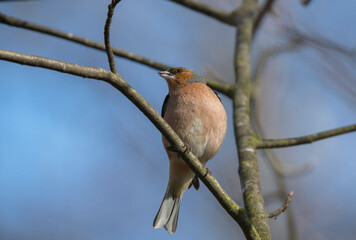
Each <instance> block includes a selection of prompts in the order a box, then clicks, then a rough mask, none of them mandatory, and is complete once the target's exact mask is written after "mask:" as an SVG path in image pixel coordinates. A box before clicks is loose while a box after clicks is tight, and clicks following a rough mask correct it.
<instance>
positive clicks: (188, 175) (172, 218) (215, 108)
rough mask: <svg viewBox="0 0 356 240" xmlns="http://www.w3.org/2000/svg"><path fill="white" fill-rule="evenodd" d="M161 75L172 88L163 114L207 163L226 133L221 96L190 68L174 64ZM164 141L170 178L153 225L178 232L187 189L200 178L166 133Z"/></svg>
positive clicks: (201, 159) (224, 113) (198, 156)
mask: <svg viewBox="0 0 356 240" xmlns="http://www.w3.org/2000/svg"><path fill="white" fill-rule="evenodd" d="M159 75H161V77H163V78H164V79H166V81H167V83H168V88H169V94H168V95H167V96H166V98H165V100H164V103H163V106H162V111H161V115H162V117H163V118H164V119H165V120H166V121H167V123H168V124H169V125H170V126H171V127H172V129H173V130H174V131H175V132H176V133H177V134H178V135H179V137H180V138H181V139H182V140H183V142H184V143H185V144H186V145H187V147H188V148H189V149H190V150H191V151H192V153H193V154H194V155H195V156H196V157H197V158H198V159H199V160H200V161H201V163H202V164H205V163H206V162H207V161H208V160H209V159H211V158H212V157H213V156H214V155H215V154H216V153H217V152H218V150H219V148H220V146H221V144H222V142H223V140H224V137H225V132H226V125H227V124H226V112H225V109H224V107H223V105H222V103H221V100H220V98H219V96H218V95H217V94H216V93H215V92H214V91H213V90H211V89H210V88H209V87H208V86H207V85H206V83H205V81H204V78H203V77H201V76H199V75H197V74H195V73H194V72H193V71H192V70H190V69H185V68H181V67H179V68H172V69H169V70H167V71H163V72H159ZM162 141H163V145H164V147H165V149H166V152H167V155H168V158H169V181H168V187H167V190H166V194H165V196H164V198H163V201H162V204H161V206H160V208H159V210H158V213H157V216H156V218H155V219H154V221H153V227H154V228H161V227H164V228H165V229H166V230H167V232H169V233H174V232H175V231H176V229H177V222H178V213H179V205H180V201H181V197H182V195H183V192H184V191H185V190H186V189H187V188H190V187H191V186H192V185H193V186H194V187H195V188H196V189H197V190H198V188H199V180H198V178H197V177H196V176H195V174H194V172H193V171H192V170H191V169H190V168H189V166H188V165H187V164H186V163H185V162H184V160H182V159H181V158H180V157H179V155H178V154H177V153H176V152H174V151H172V150H171V149H170V144H169V143H168V141H167V140H166V139H165V137H162Z"/></svg>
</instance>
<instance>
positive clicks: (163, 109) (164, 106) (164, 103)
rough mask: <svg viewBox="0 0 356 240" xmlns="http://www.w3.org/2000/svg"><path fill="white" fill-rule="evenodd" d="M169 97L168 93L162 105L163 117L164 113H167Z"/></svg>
mask: <svg viewBox="0 0 356 240" xmlns="http://www.w3.org/2000/svg"><path fill="white" fill-rule="evenodd" d="M168 99H169V94H167V96H166V98H165V99H164V102H163V105H162V109H161V116H162V117H164V115H165V114H166V110H167V103H168Z"/></svg>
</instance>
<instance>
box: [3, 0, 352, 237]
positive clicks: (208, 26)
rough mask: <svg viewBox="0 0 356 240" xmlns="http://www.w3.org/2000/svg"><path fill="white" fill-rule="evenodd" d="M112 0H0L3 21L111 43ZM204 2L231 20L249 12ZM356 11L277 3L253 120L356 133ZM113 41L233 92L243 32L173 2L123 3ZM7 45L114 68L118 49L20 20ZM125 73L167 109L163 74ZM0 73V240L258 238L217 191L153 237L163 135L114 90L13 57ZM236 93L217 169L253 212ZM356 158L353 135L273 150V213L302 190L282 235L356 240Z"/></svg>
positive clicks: (292, 130) (292, 131)
mask: <svg viewBox="0 0 356 240" xmlns="http://www.w3.org/2000/svg"><path fill="white" fill-rule="evenodd" d="M202 1H203V0H202ZM109 2H110V1H102V0H100V1H99V0H86V1H85V4H84V1H80V0H71V1H50V0H48V1H45V0H43V1H33V2H32V1H30V2H17V1H10V2H2V1H0V12H1V13H4V14H7V15H9V16H13V17H18V18H21V19H24V20H28V21H31V22H35V23H38V24H42V25H45V26H49V27H53V28H56V29H59V30H62V31H66V32H71V33H73V34H75V35H79V36H83V37H87V38H90V39H93V40H96V41H99V42H103V28H104V23H105V19H106V14H107V5H108V4H109ZM204 2H206V3H209V4H211V5H213V6H215V7H217V8H219V9H223V10H226V11H231V10H233V9H235V8H236V7H237V6H238V5H239V4H240V1H232V0H219V1H212V0H205V1H204ZM260 3H261V2H260ZM355 9H356V2H355V1H354V0H344V1H332V0H328V1H317V0H315V1H311V3H310V4H309V5H308V6H306V7H305V6H303V5H302V4H301V3H300V2H299V1H297V0H285V1H276V3H275V5H274V8H273V13H272V14H269V15H268V16H267V17H266V18H265V19H264V22H263V24H262V25H261V26H260V28H259V30H258V32H257V35H256V36H255V39H254V41H253V43H252V54H251V55H252V65H253V69H252V70H253V73H252V74H253V81H254V84H253V93H254V104H253V105H254V108H253V119H254V125H255V126H256V127H257V128H259V129H260V133H261V134H263V135H264V136H265V137H267V138H285V137H296V136H302V135H307V134H311V133H314V132H318V131H323V130H328V129H332V128H336V127H341V126H344V125H348V124H354V123H355V122H356V68H355V66H356V29H355V27H354V23H355V22H356V14H355ZM111 43H112V45H113V46H115V47H119V48H122V49H125V50H128V51H132V52H135V53H137V54H140V55H143V56H145V57H148V58H151V59H153V60H157V61H160V62H163V63H166V64H169V65H173V66H184V67H188V68H191V69H194V70H195V71H197V72H199V73H203V74H205V75H208V76H211V77H214V78H218V79H221V81H224V82H228V83H233V82H234V68H233V54H234V44H235V29H234V28H233V27H231V26H227V25H225V24H222V23H220V22H217V21H216V20H213V19H210V18H208V17H206V16H203V15H201V14H198V13H195V12H193V11H191V10H188V9H186V8H183V7H181V6H178V5H176V4H174V3H171V2H169V1H163V0H161V1H146V0H131V1H122V3H120V4H119V5H118V7H117V8H116V12H115V15H114V19H113V24H112V31H111ZM0 48H1V49H6V50H11V51H17V52H21V53H26V54H34V55H39V56H43V57H49V58H54V59H57V60H62V61H67V62H71V63H77V64H81V65H87V66H93V67H101V68H105V69H108V63H107V58H106V54H105V53H104V52H100V51H97V50H93V49H90V48H87V47H84V46H80V45H78V44H75V43H72V42H68V41H64V40H61V39H56V38H54V37H50V36H46V35H42V34H39V33H36V32H31V31H28V30H24V29H18V28H14V27H9V26H7V25H0ZM116 63H117V67H118V71H119V72H120V74H121V75H122V76H123V77H124V78H125V79H126V80H127V81H128V82H129V83H130V84H131V85H132V86H133V87H134V88H136V90H137V91H138V92H139V93H140V94H142V95H143V97H145V98H146V99H147V101H148V102H149V103H151V104H152V106H153V107H154V108H155V109H156V110H158V111H160V109H161V105H162V102H163V100H164V97H165V96H166V94H167V91H168V89H167V86H166V83H165V81H164V79H162V78H160V77H159V76H158V75H157V70H155V69H151V68H149V67H146V66H143V65H141V64H138V63H135V62H131V61H129V60H126V59H122V58H117V59H116ZM0 73H1V74H0V80H1V81H0V239H4V240H16V239H37V240H41V239H52V240H55V239H100V240H110V239H127V240H129V239H168V238H169V239H205V240H210V239H243V235H242V232H241V230H240V228H239V226H238V225H237V224H236V223H235V222H234V221H233V220H232V219H231V218H230V217H229V216H228V214H227V213H226V212H225V211H224V210H223V208H222V207H221V206H220V205H219V204H218V202H217V201H216V200H215V198H214V197H213V196H212V195H211V194H210V192H209V191H208V190H207V189H206V187H205V186H204V185H202V186H201V188H200V190H199V191H198V192H197V191H195V190H189V191H186V192H185V194H184V197H183V200H182V204H181V209H180V217H179V223H178V229H177V232H176V233H175V234H174V235H169V234H168V233H166V231H164V230H162V229H158V230H155V229H153V228H152V222H153V219H154V217H155V214H156V212H157V210H158V208H159V206H160V203H161V200H162V198H163V195H164V193H165V190H166V185H167V181H168V180H167V179H168V160H167V157H166V153H165V151H164V149H163V147H162V143H161V135H160V133H159V132H158V131H157V130H156V129H155V127H154V126H153V125H152V124H151V123H150V122H149V121H148V120H147V119H146V118H145V117H144V115H143V114H142V113H140V112H139V111H138V110H137V109H136V107H134V105H133V104H131V103H130V102H129V101H128V100H127V99H126V98H125V97H124V96H123V95H121V93H119V92H118V91H117V90H115V89H114V88H113V87H111V86H109V85H108V84H106V83H104V82H100V81H95V80H89V79H83V78H78V77H74V76H70V75H65V74H61V73H58V72H54V71H49V70H45V69H39V68H33V67H27V66H21V65H18V64H14V63H9V62H4V61H0ZM221 97H222V101H223V104H224V106H225V108H226V110H227V112H228V116H229V119H228V132H227V136H226V139H225V141H224V143H223V145H222V148H221V150H220V152H219V153H218V155H217V156H216V157H215V158H214V159H213V160H212V161H210V162H209V163H208V165H207V166H208V167H209V168H210V170H211V171H212V172H213V175H214V176H215V177H216V178H217V179H218V181H219V182H220V184H221V185H222V186H223V188H225V189H226V190H227V192H228V193H229V194H230V195H231V196H232V197H233V199H234V200H236V201H237V202H238V203H239V204H243V201H242V194H241V189H240V182H239V177H238V174H237V169H238V160H237V152H236V146H235V142H234V135H233V127H232V118H231V114H232V104H231V101H230V100H229V99H228V98H227V97H225V96H221ZM355 147H356V134H355V133H351V134H346V135H342V136H338V137H334V138H331V139H327V140H323V141H320V142H316V143H313V144H309V145H302V146H298V147H292V148H286V149H280V150H274V151H273V152H271V151H270V152H267V153H263V152H260V156H259V163H260V171H261V185H262V191H263V195H264V197H265V202H266V207H267V210H268V211H273V210H275V209H277V208H278V207H280V206H281V204H282V202H283V199H282V200H281V196H282V197H283V198H284V197H285V196H286V194H287V192H289V191H290V190H294V196H293V200H292V203H291V205H290V208H289V209H288V210H287V214H286V213H284V214H282V215H280V216H279V217H278V218H277V219H276V220H274V219H271V220H270V226H271V231H272V236H273V239H276V240H278V239H282V240H283V239H308V240H320V239H330V240H331V239H354V236H355V235H356V228H355V226H356V222H355V216H356V204H355V202H356V192H355V191H354V187H355V182H356V174H355V168H356V161H355V160H356V153H355ZM266 156H269V157H270V158H271V160H268V159H267V158H266ZM271 162H272V163H273V164H272V165H271ZM272 166H274V167H272Z"/></svg>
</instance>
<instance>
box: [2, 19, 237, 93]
mask: <svg viewBox="0 0 356 240" xmlns="http://www.w3.org/2000/svg"><path fill="white" fill-rule="evenodd" d="M0 23H3V24H7V25H9V26H14V27H19V28H24V29H28V30H32V31H35V32H40V33H43V34H47V35H51V36H55V37H59V38H62V39H65V40H68V41H71V42H76V43H79V44H81V45H84V46H87V47H90V48H94V49H97V50H101V51H105V45H104V44H102V43H99V42H95V41H93V40H90V39H88V38H83V37H79V36H76V35H74V34H72V33H66V32H62V31H59V30H56V29H53V28H49V27H45V26H41V25H38V24H35V23H31V22H27V21H24V20H21V19H18V18H14V17H10V16H7V15H5V14H2V13H0ZM112 50H113V53H114V55H115V56H118V57H123V58H126V59H129V60H131V61H134V62H137V63H140V64H143V65H146V66H148V67H151V68H154V69H157V70H167V69H169V68H172V66H170V65H167V64H164V63H160V62H157V61H154V60H151V59H149V58H146V57H143V56H140V55H138V54H135V53H132V52H128V51H125V50H122V49H118V48H112ZM204 79H205V80H206V82H207V84H208V86H210V87H211V88H212V89H214V90H216V91H218V92H220V93H222V94H225V95H226V96H228V97H231V96H232V92H233V86H230V85H229V84H226V83H223V82H220V81H217V80H214V79H211V78H207V77H204Z"/></svg>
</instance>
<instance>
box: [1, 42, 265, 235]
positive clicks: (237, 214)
mask: <svg viewBox="0 0 356 240" xmlns="http://www.w3.org/2000/svg"><path fill="white" fill-rule="evenodd" d="M0 59H2V60H5V61H9V62H14V63H19V64H22V65H28V66H34V67H41V68H46V69H50V70H54V71H58V72H62V73H67V74H71V75H75V76H79V77H84V78H91V79H97V80H102V81H105V82H107V83H109V84H111V85H112V86H113V87H115V88H116V89H117V90H119V91H120V92H121V93H122V94H124V95H125V96H126V97H127V98H128V99H129V100H130V101H131V102H132V103H133V104H135V105H136V107H137V108H138V109H139V110H140V111H141V112H142V113H143V114H145V116H146V117H147V118H148V119H149V120H150V121H151V122H152V123H153V124H154V125H155V126H156V128H157V129H158V130H159V131H160V132H161V133H162V135H163V136H164V137H165V138H166V139H167V140H168V141H169V143H170V144H171V145H172V146H173V147H174V148H176V149H177V151H178V152H179V154H180V155H181V157H182V158H183V160H184V161H185V162H186V163H187V164H188V165H189V166H190V168H191V169H192V170H193V171H194V172H195V174H197V176H198V177H199V178H200V179H201V180H202V182H203V183H204V184H205V185H206V186H207V187H208V189H209V190H210V191H211V192H212V194H213V195H214V196H215V198H216V199H217V200H218V201H219V203H220V204H221V206H222V207H223V208H224V209H225V210H226V211H227V212H228V214H229V215H230V216H231V217H232V218H233V219H234V220H235V221H236V222H237V223H238V224H239V225H240V226H241V229H242V230H243V232H244V234H245V236H246V238H247V239H261V238H260V237H259V236H258V233H257V231H256V229H255V228H254V227H253V225H252V224H251V222H250V220H249V218H248V217H247V215H246V212H245V210H244V208H242V207H240V206H239V205H237V204H236V203H235V202H234V201H233V200H232V198H231V197H230V196H229V195H228V194H227V193H226V192H225V190H224V189H223V188H222V187H221V186H220V184H219V183H218V181H217V180H216V179H215V178H214V177H213V176H212V175H211V174H207V172H208V171H207V169H206V168H204V166H203V165H202V164H201V162H200V161H199V160H198V159H197V158H196V157H195V156H194V155H193V153H191V152H190V151H188V150H187V149H186V146H185V144H184V143H183V141H182V140H181V139H180V138H179V136H178V135H177V134H176V133H175V132H174V131H173V129H172V128H171V127H170V126H169V125H168V123H167V122H166V121H165V120H164V119H163V118H162V117H161V116H160V115H159V114H158V113H157V112H156V110H155V109H154V108H153V107H152V106H151V105H150V104H149V103H148V102H147V101H146V100H145V99H144V98H143V97H142V96H141V95H140V94H139V93H138V92H137V91H136V90H135V89H134V88H132V87H131V86H130V85H129V84H128V83H127V82H126V81H125V80H124V79H123V78H122V77H121V76H120V75H119V74H113V73H111V72H109V71H106V70H104V69H101V68H93V67H87V66H81V65H77V64H72V63H67V62H62V61H58V60H54V59H49V58H44V57H38V56H34V55H27V54H21V53H16V52H11V51H6V50H1V49H0Z"/></svg>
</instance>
